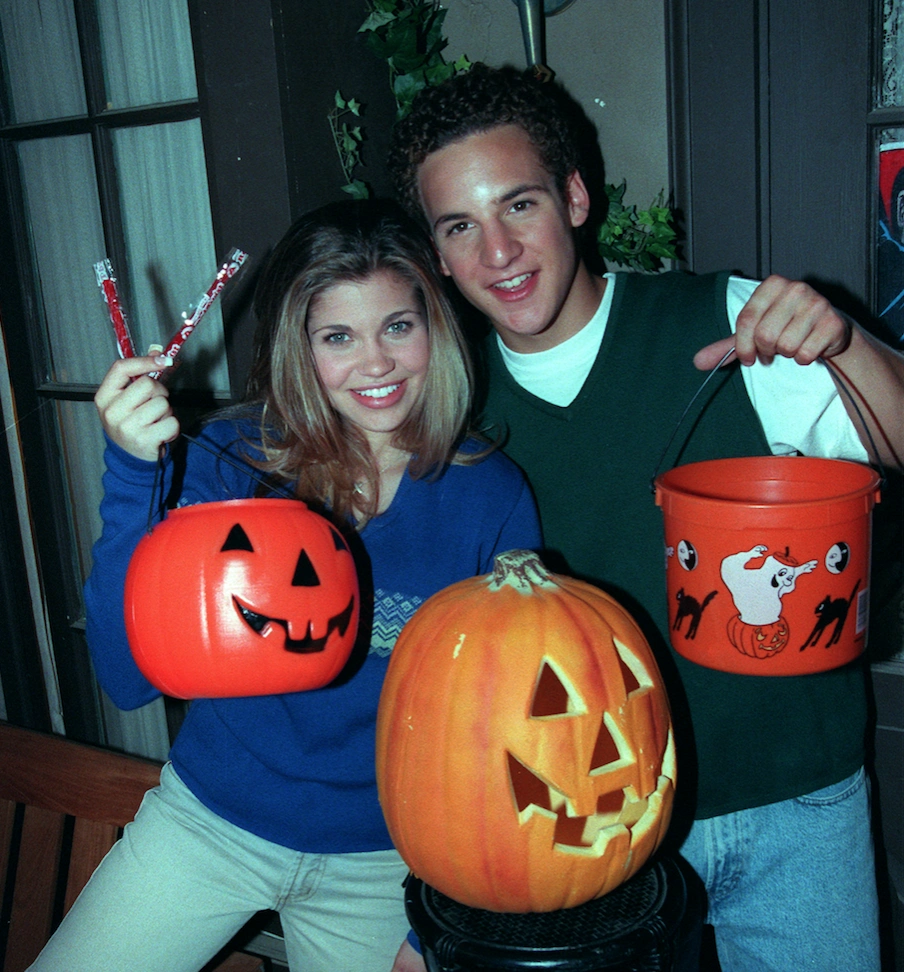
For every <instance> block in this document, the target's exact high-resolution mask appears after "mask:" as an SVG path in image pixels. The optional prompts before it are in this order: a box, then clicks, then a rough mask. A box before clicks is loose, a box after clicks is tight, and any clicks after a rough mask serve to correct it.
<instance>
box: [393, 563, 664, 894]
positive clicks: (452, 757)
mask: <svg viewBox="0 0 904 972" xmlns="http://www.w3.org/2000/svg"><path fill="white" fill-rule="evenodd" d="M675 777H676V773H675V751H674V741H673V734H672V726H671V718H670V713H669V706H668V701H667V698H666V695H665V692H664V689H663V687H662V685H661V679H660V674H659V670H658V668H657V666H656V662H655V660H654V658H653V654H652V651H651V649H650V647H649V644H648V643H647V641H646V639H645V638H644V636H643V634H642V633H641V631H640V629H639V628H638V626H637V624H636V623H635V621H634V620H633V618H631V616H630V615H629V614H628V612H627V611H625V610H624V608H622V607H621V605H620V604H618V602H617V601H615V600H614V599H613V598H611V597H609V596H608V595H607V594H605V593H603V592H602V591H601V590H599V589H597V588H596V587H593V586H591V585H590V584H586V583H583V582H581V581H577V580H574V579H572V578H567V577H563V576H559V575H555V574H551V573H549V572H547V571H546V569H545V568H544V567H543V565H542V564H541V562H540V560H539V558H537V556H536V555H535V554H533V553H530V552H528V551H510V552H508V553H506V554H500V555H499V556H498V557H497V558H496V562H495V565H494V572H493V573H492V574H489V575H486V576H483V577H477V578H471V579H469V580H465V581H461V582H459V583H457V584H453V585H452V586H450V587H448V588H446V589H445V590H443V591H440V592H439V593H437V594H435V595H434V596H433V597H431V598H430V599H428V600H427V601H425V602H424V604H423V605H421V607H420V608H419V609H418V611H417V612H416V613H415V614H414V616H413V617H412V618H411V620H410V621H409V622H408V624H407V625H406V626H405V627H404V628H403V630H402V633H401V635H400V637H399V639H398V641H397V642H396V645H395V648H394V650H393V654H392V657H391V660H390V664H389V669H388V672H387V676H386V680H385V682H384V686H383V692H382V695H381V699H380V708H379V713H378V718H377V782H378V785H379V793H380V801H381V804H382V807H383V812H384V816H385V818H386V823H387V826H388V828H389V832H390V834H391V835H392V838H393V841H394V843H395V845H396V847H397V848H398V850H399V853H400V854H401V855H402V857H403V858H404V860H405V862H406V863H407V864H408V866H409V867H410V868H411V870H412V871H413V872H414V873H415V874H416V875H417V876H418V877H419V878H421V879H422V880H423V881H425V882H426V883H427V884H429V885H432V886H433V887H435V888H436V889H437V890H439V891H441V892H442V893H443V894H445V895H448V896H449V897H451V898H453V899H455V900H456V901H459V902H461V903H462V904H465V905H469V906H471V907H475V908H484V909H488V910H491V911H504V912H526V911H552V910H555V909H559V908H567V907H571V906H574V905H578V904H582V903H584V902H585V901H589V900H590V899H592V898H597V897H600V896H601V895H604V894H606V893H607V892H609V891H611V890H612V889H613V888H615V887H617V886H618V885H620V884H621V883H622V882H624V881H625V880H627V879H628V878H629V877H631V876H632V875H633V874H634V873H636V871H637V870H638V869H639V868H640V867H641V866H642V865H643V864H644V863H645V862H646V861H647V860H648V859H649V857H650V855H651V854H652V853H653V851H654V850H655V849H656V848H657V846H658V845H659V843H660V842H661V840H662V838H663V836H664V834H665V830H666V827H667V825H668V821H669V818H670V814H671V807H672V800H673V796H674V786H675Z"/></svg>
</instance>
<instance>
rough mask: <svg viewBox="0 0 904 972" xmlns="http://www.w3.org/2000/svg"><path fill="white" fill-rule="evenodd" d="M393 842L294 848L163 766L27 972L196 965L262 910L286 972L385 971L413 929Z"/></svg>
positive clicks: (187, 969) (168, 969) (192, 968)
mask: <svg viewBox="0 0 904 972" xmlns="http://www.w3.org/2000/svg"><path fill="white" fill-rule="evenodd" d="M407 873H408V868H407V867H406V866H405V864H404V863H403V861H402V860H401V858H400V857H399V855H398V854H397V853H396V852H395V851H393V850H390V851H376V852H372V853H363V854H301V853H298V852H296V851H292V850H289V849H288V848H286V847H282V846H280V845H279V844H273V843H271V842H270V841H266V840H263V839H262V838H260V837H256V836H254V835H253V834H250V833H248V832H247V831H246V830H243V829H242V828H240V827H236V826H234V825H233V824H230V823H228V822H227V821H225V820H223V819H222V818H221V817H219V816H217V815H216V814H214V813H212V812H211V811H210V810H208V809H207V808H206V807H205V806H204V805H203V804H202V803H200V802H199V801H198V800H197V799H196V798H195V797H194V795H193V794H192V793H191V792H190V791H189V790H188V788H187V787H186V786H185V785H184V784H183V783H182V781H181V780H180V779H179V777H178V776H177V775H176V773H175V771H174V770H173V769H172V767H171V766H170V765H169V764H167V765H166V766H164V768H163V773H162V775H161V785H160V786H159V787H157V788H155V789H154V790H151V791H150V792H149V793H148V794H147V795H146V796H145V798H144V802H143V803H142V805H141V809H140V810H139V811H138V814H137V816H136V818H135V820H134V821H133V822H132V823H131V824H129V825H128V826H127V827H126V829H125V831H124V833H123V837H122V839H121V840H120V841H119V842H118V843H117V844H115V845H114V847H113V849H112V850H111V851H110V853H109V854H108V855H107V856H106V858H105V859H104V861H103V862H102V863H101V865H100V867H99V868H98V869H97V871H95V873H94V875H93V876H92V878H91V880H90V881H89V882H88V884H87V885H86V887H85V890H84V891H83V892H82V894H81V895H80V896H79V898H78V900H77V901H76V902H75V904H74V905H73V907H72V909H71V910H70V912H69V914H68V915H67V916H66V918H65V920H64V921H63V923H62V925H60V927H59V929H58V930H57V932H56V934H55V935H54V936H53V938H52V939H51V940H50V942H49V943H48V944H47V946H46V947H45V948H44V950H43V952H42V953H41V955H40V956H39V957H38V959H37V960H36V961H35V963H34V964H33V965H32V966H31V969H32V972H127V970H136V972H157V970H160V972H197V970H198V969H200V968H201V967H202V966H203V965H204V964H205V963H206V962H207V960H208V959H209V958H211V956H213V955H214V954H216V952H217V951H219V949H220V948H221V947H222V946H223V945H224V944H226V943H227V942H228V941H229V940H230V939H231V938H232V936H233V935H234V934H235V933H236V932H237V931H238V930H239V929H240V928H242V926H243V925H244V924H245V923H246V922H247V921H248V920H249V919H250V918H251V917H253V916H254V915H255V914H256V913H257V912H258V911H262V910H264V909H272V910H275V911H278V912H279V913H280V919H281V922H282V926H283V933H284V935H285V940H286V951H287V954H288V959H289V964H290V968H291V969H292V970H293V972H389V970H390V969H391V967H392V962H393V959H394V958H395V954H396V952H397V951H398V948H399V946H400V945H401V943H402V941H403V939H404V938H405V935H406V933H407V931H408V928H409V925H408V920H407V918H406V917H405V907H404V892H403V889H402V881H403V880H404V878H405V876H406V875H407Z"/></svg>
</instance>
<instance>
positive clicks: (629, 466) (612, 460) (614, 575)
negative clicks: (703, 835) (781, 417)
mask: <svg viewBox="0 0 904 972" xmlns="http://www.w3.org/2000/svg"><path fill="white" fill-rule="evenodd" d="M727 277H728V275H727V274H718V275H715V274H713V275H708V276H701V277H693V276H688V275H685V274H682V273H666V274H661V275H658V276H645V275H639V274H630V273H627V274H618V275H617V278H616V279H617V282H616V289H615V294H614V299H613V303H612V310H611V313H610V317H609V322H608V324H607V327H606V333H605V336H604V338H603V343H602V346H601V348H600V351H599V354H598V356H597V359H596V362H595V363H594V365H593V368H592V370H591V372H590V374H589V376H588V377H587V380H586V382H585V383H584V386H583V388H582V389H581V391H580V393H579V394H578V397H577V398H576V399H575V400H574V402H572V404H571V405H569V406H567V407H566V408H561V407H559V406H556V405H550V404H548V403H547V402H544V401H542V400H541V399H538V398H536V397H535V396H534V395H532V394H530V392H527V391H525V390H524V389H523V388H521V387H520V386H519V385H517V384H516V383H515V381H514V380H513V379H512V378H511V376H510V375H509V373H508V371H507V369H506V368H505V365H504V364H503V362H502V359H501V356H500V355H499V351H498V348H497V347H496V339H495V335H490V337H489V339H488V341H487V342H486V344H485V346H484V348H485V351H486V358H485V366H486V368H487V376H488V379H489V381H488V389H487V393H486V401H485V403H484V407H483V416H484V421H483V426H484V428H485V429H486V430H487V431H488V434H490V435H491V436H494V437H498V436H499V435H500V434H501V435H502V443H503V448H504V449H505V452H506V453H507V454H508V455H509V456H511V458H513V459H514V460H515V461H516V462H517V463H518V464H519V465H520V466H521V467H522V469H523V470H524V471H525V473H526V474H527V476H528V479H529V480H530V482H531V485H532V487H533V489H534V493H535V495H536V498H537V504H538V506H539V509H540V518H541V522H542V526H543V537H544V543H545V546H546V552H545V554H544V561H545V562H546V564H547V566H548V567H549V568H550V569H551V570H553V571H556V572H559V573H567V574H571V575H574V576H577V577H581V578H583V579H585V580H587V581H589V582H591V583H593V584H596V585H597V586H599V587H601V588H603V589H605V590H607V591H609V592H610V593H611V594H613V595H614V596H615V597H616V598H618V600H619V601H620V602H621V603H622V604H623V605H624V606H625V607H626V608H627V609H628V610H629V611H631V613H632V614H633V615H634V617H635V619H636V620H637V622H638V623H639V624H640V625H641V627H642V628H643V629H644V631H645V633H646V635H647V637H648V638H649V640H650V642H651V644H652V645H653V647H654V649H655V650H656V651H657V653H658V657H659V659H660V667H661V669H662V673H663V677H664V679H665V681H666V684H667V686H668V689H669V696H670V700H671V704H672V712H673V720H674V723H675V728H676V738H677V741H678V747H679V749H678V752H679V785H678V790H679V797H681V798H682V799H683V801H684V802H683V803H682V805H681V808H682V809H683V810H684V811H685V813H693V815H695V816H696V817H698V818H702V817H710V816H715V815H718V814H722V813H728V812H731V811H734V810H741V809H745V808H748V807H753V806H760V805H763V804H766V803H773V802H777V801H779V800H785V799H789V798H791V797H795V796H800V795H802V794H805V793H809V792H812V791H813V790H816V789H820V788H821V787H823V786H828V785H829V784H831V783H835V782H837V781H838V780H841V779H843V778H845V777H846V776H848V775H850V774H851V773H853V772H855V771H856V770H857V769H858V768H859V767H860V766H861V765H862V764H863V760H864V739H865V730H866V697H865V677H864V667H863V666H862V665H861V664H859V663H855V664H852V665H849V666H847V667H845V668H842V669H836V670H834V671H830V672H825V673H821V674H817V675H806V676H798V677H769V676H765V677H763V676H741V675H731V674H728V673H724V672H718V671H714V670H711V669H707V668H703V667H702V666H699V665H695V664H693V663H692V662H689V661H686V660H685V659H683V658H682V657H680V656H679V655H677V654H676V653H675V652H674V651H673V650H672V649H671V646H670V644H669V638H668V628H669V624H668V616H667V599H666V591H665V550H664V540H663V524H662V513H661V511H660V510H659V508H658V507H657V506H656V505H655V502H654V495H653V490H652V480H653V478H654V476H655V475H656V474H657V473H658V472H664V471H666V470H667V469H669V468H671V467H672V466H674V465H678V464H684V463H689V462H696V461H700V460H704V459H715V458H727V457H735V456H746V455H763V454H768V452H769V447H768V444H767V441H766V438H765V436H764V433H763V430H762V427H761V425H760V422H759V420H758V418H757V416H756V414H755V412H754V410H753V407H752V405H751V404H750V399H749V397H748V396H747V392H746V390H745V387H744V380H743V376H742V374H741V371H740V366H738V365H732V366H729V367H727V368H725V369H722V371H720V372H719V373H718V374H717V375H716V376H714V377H713V379H712V380H711V381H710V382H709V383H708V384H707V386H706V388H705V390H704V392H703V393H702V394H701V395H700V397H699V398H698V399H697V401H696V402H695V403H694V405H693V407H692V408H691V410H690V411H689V412H688V414H687V416H686V417H685V418H684V419H683V421H681V416H682V413H683V412H684V409H685V407H686V406H687V405H688V403H689V402H690V401H691V399H692V398H693V396H694V394H695V393H696V392H697V390H698V389H699V388H700V386H701V385H702V383H703V380H704V378H705V377H706V376H705V374H704V373H702V372H700V371H697V370H696V369H695V368H694V366H693V361H692V359H693V355H694V352H695V351H697V350H698V349H699V348H702V347H704V346H705V345H707V344H710V343H711V342H713V341H716V340H718V339H720V338H723V337H726V336H727V335H728V334H730V329H729V324H728V319H727V315H726V311H725V290H726V282H727ZM610 286H611V284H610ZM679 422H680V425H679ZM676 429H677V434H676V435H675V437H674V440H673V442H672V444H671V445H670V446H668V443H669V440H670V437H671V436H672V434H673V432H675V431H676ZM667 446H668V448H667ZM682 816H683V814H682Z"/></svg>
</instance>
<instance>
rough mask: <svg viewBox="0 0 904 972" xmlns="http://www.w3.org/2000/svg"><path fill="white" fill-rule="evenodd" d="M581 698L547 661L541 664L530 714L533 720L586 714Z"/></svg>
mask: <svg viewBox="0 0 904 972" xmlns="http://www.w3.org/2000/svg"><path fill="white" fill-rule="evenodd" d="M586 711H587V710H586V707H585V706H584V703H583V701H582V700H581V697H580V696H579V695H578V693H577V692H576V691H575V688H574V686H573V685H571V684H570V683H569V682H568V681H567V679H566V678H565V676H564V675H563V674H562V673H561V672H558V671H556V669H555V668H554V667H553V665H552V664H551V663H550V662H549V661H548V660H546V661H544V662H543V667H542V668H541V669H540V677H539V678H538V679H537V687H536V688H535V689H534V698H533V701H532V702H531V707H530V714H531V716H532V717H533V718H535V719H541V718H543V717H548V716H573V715H582V714H583V713H584V712H586Z"/></svg>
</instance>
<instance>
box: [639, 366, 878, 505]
mask: <svg viewBox="0 0 904 972" xmlns="http://www.w3.org/2000/svg"><path fill="white" fill-rule="evenodd" d="M734 353H735V348H734V347H731V348H729V349H728V350H727V351H726V352H725V354H723V355H722V357H721V358H720V359H719V361H718V363H717V364H716V365H715V366H714V367H713V368H711V369H710V371H709V372H708V373H707V375H706V377H705V378H704V379H703V383H702V384H701V385H700V387H699V388H698V389H697V390H696V391H695V392H694V394H693V395H692V396H691V400H690V401H689V402H688V403H687V405H686V406H685V408H684V411H683V412H682V413H681V415H680V416H679V418H678V421H677V422H676V423H675V428H674V429H672V434H671V435H670V436H669V439H668V442H666V444H665V448H664V449H663V450H662V454H661V455H660V457H659V461H658V462H657V463H656V469H655V470H654V472H653V475H652V477H651V479H650V491H651V492H652V493H653V494H654V495H655V493H656V479H657V477H658V476H659V470H660V469H661V468H662V464H663V462H664V461H665V457H666V455H667V454H668V451H669V449H670V448H671V447H672V443H673V442H674V441H675V436H676V435H677V434H678V429H679V428H680V427H681V423H682V422H683V421H684V419H685V418H686V417H687V413H688V412H689V411H690V410H691V407H692V406H693V404H694V402H695V401H697V399H698V398H699V397H700V395H701V393H702V392H703V389H704V388H706V386H707V385H708V384H709V382H710V380H711V379H712V378H713V377H714V376H715V375H716V374H717V373H718V372H719V370H720V369H721V368H722V367H723V366H724V365H726V364H727V363H728V360H729V359H730V358H731V356H732V355H733V354H734ZM813 363H814V364H821V365H824V366H825V367H826V368H828V370H829V375H830V376H831V378H832V381H834V382H835V385H836V387H837V388H838V390H839V392H841V394H843V395H844V396H845V397H846V398H847V400H848V402H850V404H851V406H852V407H853V409H854V411H855V412H856V413H857V418H858V419H859V420H860V424H861V425H862V426H863V431H864V433H865V434H866V438H867V439H868V440H869V444H870V447H871V448H872V451H873V455H874V457H875V464H876V466H877V467H878V470H879V488H880V489H882V488H883V487H884V486H885V481H886V475H885V465H884V463H883V462H882V457H881V456H880V455H879V450H878V448H877V447H876V441H875V439H874V438H873V434H872V432H870V430H869V426H868V425H867V424H866V420H865V419H864V418H863V412H861V411H860V406H859V405H858V404H857V401H856V399H855V398H854V396H853V395H852V394H851V390H850V388H848V386H847V383H846V381H845V380H844V379H843V378H842V372H841V370H840V369H839V368H837V367H836V366H835V365H833V364H832V363H831V362H830V361H829V359H827V358H822V357H820V358H817V359H816V361H814V362H813Z"/></svg>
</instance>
